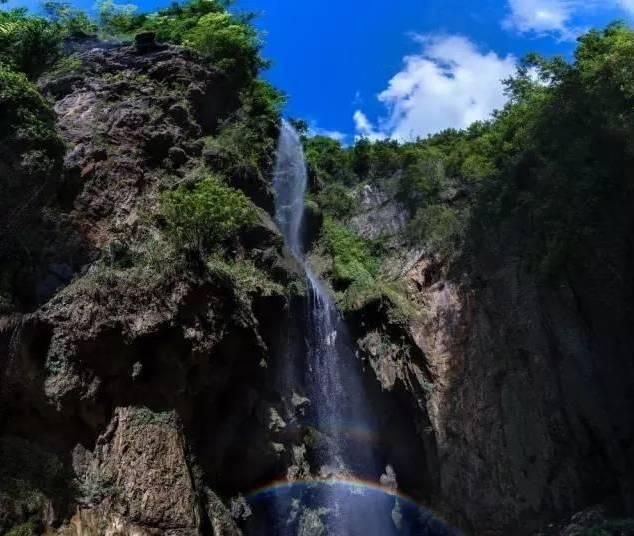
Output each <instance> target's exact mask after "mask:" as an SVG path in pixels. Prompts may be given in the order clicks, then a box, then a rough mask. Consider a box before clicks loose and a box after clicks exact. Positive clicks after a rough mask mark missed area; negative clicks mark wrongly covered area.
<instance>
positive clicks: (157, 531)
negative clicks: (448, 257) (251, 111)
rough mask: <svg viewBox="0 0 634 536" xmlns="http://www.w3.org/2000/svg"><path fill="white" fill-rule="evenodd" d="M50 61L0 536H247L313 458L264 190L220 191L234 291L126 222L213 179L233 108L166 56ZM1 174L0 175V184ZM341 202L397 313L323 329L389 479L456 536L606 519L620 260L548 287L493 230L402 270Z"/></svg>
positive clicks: (9, 372)
mask: <svg viewBox="0 0 634 536" xmlns="http://www.w3.org/2000/svg"><path fill="white" fill-rule="evenodd" d="M69 47H71V48H72V49H73V50H74V51H75V52H76V54H77V56H76V58H77V59H78V62H77V64H76V65H74V66H73V68H72V69H69V70H68V71H66V72H57V73H55V74H49V75H47V76H45V77H44V78H43V79H41V81H40V85H41V88H42V91H43V92H44V93H45V94H46V95H47V97H48V98H49V99H50V101H51V102H52V103H53V106H54V110H55V113H56V120H55V121H56V123H55V124H56V128H57V131H58V133H59V135H60V137H61V139H62V140H63V142H64V144H65V147H66V152H65V157H64V164H63V171H62V170H61V169H58V168H61V153H60V154H59V155H57V157H59V158H58V160H59V161H58V160H54V159H53V156H51V158H52V159H53V160H54V162H53V164H51V165H50V166H48V168H47V170H46V173H45V174H44V175H43V176H45V178H46V182H45V183H44V185H45V186H46V187H45V188H42V189H40V190H38V195H37V196H34V197H32V198H30V200H29V210H28V211H21V210H18V209H21V207H23V206H24V203H25V200H27V199H29V195H28V194H29V192H30V190H28V189H27V190H25V191H20V192H17V193H15V195H14V196H13V197H11V199H12V201H10V202H11V203H13V205H14V206H12V207H9V209H10V211H11V214H14V215H16V217H14V218H13V220H12V225H13V226H14V227H13V228H20V227H21V228H22V229H23V230H25V233H26V234H25V237H26V238H29V237H30V238H31V239H32V238H33V237H36V238H37V240H35V241H33V242H32V243H33V248H32V250H31V251H30V252H29V253H30V255H28V256H25V257H20V262H21V263H22V264H21V265H19V269H18V268H15V269H14V268H12V269H11V271H10V273H11V276H10V279H12V282H13V287H14V288H17V289H18V290H19V292H17V293H16V296H14V298H13V300H12V302H11V303H10V304H9V305H7V303H8V302H7V303H2V304H0V305H2V309H1V310H0V312H2V314H3V316H0V370H1V373H0V533H3V534H4V533H8V534H13V536H16V535H18V534H32V533H46V534H49V535H54V534H58V535H60V536H61V535H63V536H79V535H82V536H93V535H94V536H97V535H102V534H113V535H114V534H123V535H162V534H165V535H173V536H177V535H180V536H185V535H190V534H215V535H237V534H240V529H241V528H243V529H244V528H247V530H250V531H252V532H253V533H255V534H265V533H266V528H267V524H266V523H267V519H266V517H265V516H262V515H260V513H259V512H257V511H255V512H254V511H252V510H251V508H250V507H249V505H248V504H247V501H246V500H245V498H244V495H245V494H248V493H249V491H251V490H254V489H256V488H258V487H260V486H262V485H263V484H264V483H267V482H270V481H272V480H274V479H276V478H279V477H280V475H281V476H284V475H286V476H287V477H288V478H289V479H293V478H299V479H301V478H305V477H310V475H311V472H313V473H314V471H315V469H316V468H315V467H311V465H310V463H311V448H312V447H311V445H310V444H311V442H313V443H314V442H315V441H317V439H315V438H312V439H311V436H310V434H309V433H308V432H309V431H307V430H306V429H305V428H302V426H301V425H300V424H298V423H299V422H301V419H300V418H299V417H300V416H301V414H302V413H304V412H305V411H306V408H307V407H308V406H309V405H310V403H311V401H310V400H308V399H306V398H305V397H303V396H301V393H295V392H293V390H292V389H289V386H288V385H285V386H281V385H280V383H279V378H280V374H279V371H280V369H281V368H282V367H285V366H286V365H287V364H286V363H284V362H283V361H284V359H285V356H286V354H285V353H284V352H283V351H282V350H284V347H285V345H286V344H293V342H296V341H292V340H290V341H289V332H291V331H292V330H291V329H290V326H293V325H294V324H295V323H296V322H297V318H292V312H293V311H297V310H298V309H296V308H294V307H293V305H297V303H296V302H294V301H295V300H298V301H300V302H301V296H298V294H301V281H299V277H298V274H297V269H296V267H295V266H294V262H293V261H292V260H291V259H290V258H289V256H288V254H287V253H286V252H285V251H284V248H283V244H282V242H283V241H282V238H281V236H280V234H279V232H278V231H277V229H276V226H275V225H274V224H273V222H272V221H271V218H270V212H271V210H272V195H271V190H270V187H269V179H270V177H267V174H270V169H269V170H267V169H251V170H248V171H245V170H244V169H241V170H238V171H235V173H230V174H229V177H228V179H229V181H230V182H231V184H232V185H233V186H235V187H236V188H239V189H241V190H242V191H244V192H245V193H246V194H247V195H248V196H249V197H250V198H251V200H252V201H253V202H254V203H255V204H256V205H257V206H258V207H259V208H260V210H259V211H258V218H257V222H256V223H255V224H254V225H253V226H252V227H250V228H249V229H248V230H247V231H244V232H243V233H241V235H240V236H239V237H238V238H237V239H236V240H235V241H234V242H233V243H231V245H230V247H231V251H232V253H236V252H237V253H238V254H240V255H242V256H244V257H245V258H246V259H247V260H248V261H249V263H250V264H249V265H253V266H256V267H257V270H258V271H257V272H256V273H255V276H254V275H253V273H250V275H249V274H247V276H246V278H247V283H245V282H244V281H243V279H244V277H245V276H241V277H242V279H241V277H236V275H235V274H233V273H231V272H230V271H228V270H227V269H223V268H219V267H218V266H216V267H215V268H214V269H211V268H210V266H209V265H208V263H205V261H203V260H201V259H196V260H195V261H192V260H191V259H189V261H188V262H184V261H183V259H180V260H179V259H175V258H173V257H171V256H170V255H169V252H167V251H165V249H166V244H165V242H161V241H160V240H157V239H156V237H155V236H154V234H155V231H156V229H155V228H153V227H152V226H151V225H148V223H147V221H148V218H150V215H151V214H152V213H155V212H156V211H155V209H156V206H157V205H158V204H159V198H160V191H161V190H162V189H164V188H165V187H173V186H174V185H177V184H181V183H187V182H188V181H189V180H191V176H192V173H195V172H196V170H197V169H199V168H201V167H204V166H206V167H207V169H211V170H212V171H213V170H214V169H215V167H214V166H216V167H219V166H226V164H227V162H225V160H226V155H223V154H221V153H220V152H218V151H217V150H216V149H215V148H214V146H213V144H212V143H211V144H210V143H209V140H210V138H213V136H215V135H216V134H217V133H218V131H219V128H220V126H221V125H222V123H223V121H225V120H227V119H229V118H231V117H233V116H234V115H235V114H236V113H237V111H238V108H239V106H240V102H239V98H238V96H237V95H236V94H235V93H234V92H233V90H232V89H231V86H230V84H228V82H227V80H226V79H225V76H224V75H223V74H222V73H221V72H220V71H218V70H216V69H214V68H213V67H212V66H209V64H208V62H205V61H203V60H202V59H201V58H200V57H199V56H197V55H196V54H195V53H193V52H191V51H187V50H185V49H182V48H178V47H170V46H158V45H155V44H153V43H152V42H145V43H144V44H143V46H141V47H131V46H116V47H113V46H109V45H105V44H103V43H99V42H97V41H86V40H83V41H80V42H74V43H69ZM51 121H52V119H51ZM53 148H57V149H59V140H54V143H53ZM18 149H19V150H21V149H20V148H18ZM18 149H16V151H17V150H18ZM58 152H59V151H58ZM5 153H6V151H5V152H4V153H3V152H2V151H0V170H5V169H9V168H11V169H13V168H15V166H16V165H17V164H16V161H17V159H16V158H15V155H9V154H8V153H6V154H5ZM56 154H57V153H56ZM57 157H56V158H57ZM3 166H4V167H3ZM12 166H13V167H12ZM229 167H230V166H229ZM395 180H396V179H395ZM14 186H15V185H14ZM18 186H19V185H18ZM12 187H13V186H12ZM27 187H28V188H30V187H31V186H30V185H29V184H26V185H25V188H27ZM16 188H17V186H16ZM18 189H19V188H18ZM356 196H357V197H356V198H355V203H356V205H357V207H358V210H357V213H356V215H355V216H354V217H353V218H352V220H351V222H350V227H351V228H353V229H354V230H355V231H357V232H358V233H359V234H361V235H364V236H366V237H367V238H371V239H377V238H382V239H384V240H385V243H386V247H388V248H390V255H389V257H390V262H389V266H386V267H385V268H386V271H387V272H388V273H389V274H390V276H391V277H393V278H396V277H398V278H401V279H404V280H405V282H406V284H407V287H408V294H409V298H410V299H411V300H412V301H413V302H414V304H415V307H414V308H415V310H416V313H415V314H412V315H410V316H409V318H408V320H407V321H403V319H399V320H398V321H395V320H394V319H393V318H391V317H390V315H389V311H388V310H387V308H386V307H385V304H384V303H381V302H380V301H372V302H371V303H369V304H368V305H367V306H366V307H365V308H363V309H361V310H359V311H356V312H354V313H351V314H350V317H349V319H350V326H351V329H352V331H353V334H354V335H355V337H356V339H357V341H358V344H359V357H360V359H361V362H362V363H363V365H364V372H365V373H364V377H363V380H364V382H365V391H366V392H367V393H369V400H368V404H369V406H370V408H369V409H370V411H371V413H372V414H373V415H376V418H377V422H378V429H379V431H380V445H378V446H376V447H375V448H376V449H377V452H379V453H380V458H381V460H382V461H384V462H385V465H386V466H389V468H390V471H388V472H387V473H386V474H387V475H388V476H389V477H390V479H392V480H394V482H398V486H399V488H400V490H401V491H403V492H404V493H405V494H407V495H408V496H410V497H412V498H414V499H416V500H417V501H419V502H420V503H421V504H424V505H426V506H429V507H430V508H433V509H434V511H436V512H439V513H442V514H444V515H445V517H446V518H447V520H448V521H449V522H450V523H452V524H456V525H459V526H461V527H462V528H463V529H465V531H467V532H469V533H473V534H487V535H502V534H529V533H532V532H535V531H537V530H538V529H540V528H541V527H543V526H546V525H547V524H548V523H549V522H550V521H552V520H556V519H564V518H566V517H568V516H569V515H570V514H572V513H573V512H576V511H578V510H582V509H584V508H586V507H587V506H591V505H595V504H598V503H603V504H605V505H606V508H608V507H613V506H614V507H615V509H617V510H619V511H620V512H623V511H625V512H631V509H632V507H633V506H632V497H633V493H634V491H633V488H632V486H633V485H634V482H632V477H633V475H634V467H632V460H634V450H633V449H634V429H633V428H634V424H633V422H632V419H631V409H632V404H633V399H634V391H633V387H632V386H633V385H634V368H633V367H634V365H633V363H632V353H631V348H632V347H633V343H634V341H633V340H632V337H633V335H632V334H631V329H630V328H631V325H632V321H633V320H634V318H632V316H633V312H632V309H631V303H632V290H633V289H632V282H631V277H629V276H628V274H629V273H630V269H631V266H632V264H633V262H632V261H633V258H632V247H631V241H629V242H626V243H616V242H615V243H610V242H609V241H608V242H606V245H605V247H604V249H603V250H602V251H601V255H597V256H596V259H595V261H593V262H592V263H590V264H588V265H586V266H583V267H580V268H579V270H578V271H576V272H574V273H568V274H566V277H565V278H564V279H563V280H562V281H560V282H559V283H558V284H557V285H555V286H553V285H551V284H546V283H545V282H544V281H543V280H542V279H541V278H540V277H539V276H538V275H537V274H536V273H535V272H534V271H532V270H531V269H530V266H529V263H528V261H527V260H526V259H525V258H524V252H523V249H522V246H521V244H522V243H523V240H524V237H523V236H522V233H521V231H520V229H521V226H520V225H518V224H517V223H516V222H508V223H507V224H506V226H504V227H503V228H501V229H500V230H499V232H498V234H497V235H496V236H490V237H488V238H487V239H486V240H485V241H484V242H483V243H482V245H481V247H480V249H479V250H478V252H477V253H476V254H475V255H473V256H471V257H470V258H469V259H468V260H467V262H468V273H469V276H468V277H467V276H465V275H463V274H462V272H457V273H458V274H459V275H455V273H456V272H455V270H454V271H450V270H449V268H448V266H446V265H445V264H443V263H442V262H439V261H438V260H437V259H434V258H430V257H429V256H427V255H426V254H425V251H424V250H421V249H417V250H412V249H409V248H408V247H407V243H406V241H405V240H403V239H402V234H403V230H404V228H405V226H406V225H407V224H408V218H407V214H406V210H405V208H404V207H403V206H402V205H401V204H400V203H399V202H398V201H396V200H395V199H394V198H393V196H391V195H389V194H387V193H385V192H382V191H380V190H377V189H373V187H365V188H364V189H363V190H359V191H358V192H357V193H356ZM20 218H22V219H20ZM2 223H4V222H2ZM160 224H161V222H160V221H159V222H158V225H159V226H160ZM320 225H321V215H320V214H318V213H315V214H313V215H312V219H311V223H310V226H309V227H310V229H307V233H308V234H310V236H311V237H312V238H314V236H315V235H318V233H319V227H320ZM628 225H630V226H631V222H628ZM630 236H631V234H630ZM26 238H25V239H26ZM310 242H312V240H310ZM0 245H2V243H1V242H0ZM11 251H12V250H9V252H8V253H7V251H6V250H4V249H0V255H3V257H2V259H1V260H2V262H3V264H4V263H6V265H9V264H10V263H9V261H8V259H9V258H10V257H9V255H10V253H11ZM139 259H141V260H140V261H139ZM23 267H27V268H28V269H23ZM18 273H19V274H20V275H19V277H18V276H17V275H16V274H18ZM254 279H255V283H254V282H253V280H254ZM263 289H264V290H263ZM292 289H295V291H293V292H291V290H292ZM0 290H2V289H0ZM293 335H294V336H297V337H299V336H301V334H299V335H298V334H297V333H291V336H293ZM318 439H319V440H324V441H327V438H325V439H324V438H318ZM310 515H311V514H310V512H309V513H308V514H307V518H306V519H308V521H307V522H306V523H305V524H306V525H307V526H308V525H310V523H309V521H310V519H312V518H310ZM602 515H603V514H602V513H598V511H592V512H590V513H584V514H583V515H578V516H577V517H576V518H575V523H577V525H579V526H582V527H589V526H592V525H593V524H596V522H597V519H599V518H601V516H602ZM317 517H318V516H317ZM315 525H317V524H315ZM555 530H558V528H557V527H555V528H552V531H551V532H553V533H554V532H555ZM566 530H567V529H566ZM575 530H576V529H575ZM9 531H12V532H9ZM20 531H22V532H20ZM313 533H315V534H319V528H318V527H317V528H315V529H314V532H313ZM566 534H574V532H568V533H566Z"/></svg>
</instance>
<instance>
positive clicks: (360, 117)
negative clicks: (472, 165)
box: [352, 110, 387, 141]
mask: <svg viewBox="0 0 634 536" xmlns="http://www.w3.org/2000/svg"><path fill="white" fill-rule="evenodd" d="M352 119H353V120H354V130H355V132H356V133H357V137H363V138H368V139H369V140H372V141H376V140H380V139H383V138H386V137H387V134H385V133H381V132H379V131H377V130H376V129H375V128H374V126H373V125H372V122H371V121H370V120H369V119H368V116H367V115H365V114H364V113H363V112H362V111H361V110H357V111H356V112H354V115H353V116H352Z"/></svg>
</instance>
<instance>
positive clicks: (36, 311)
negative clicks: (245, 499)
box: [0, 40, 297, 535]
mask: <svg viewBox="0 0 634 536" xmlns="http://www.w3.org/2000/svg"><path fill="white" fill-rule="evenodd" d="M69 46H72V47H73V49H74V50H75V52H76V58H77V61H76V65H73V68H72V69H71V70H70V71H69V72H63V73H54V74H50V75H46V76H45V77H44V78H42V79H41V82H40V83H41V86H42V90H43V92H44V93H45V94H46V95H47V96H48V97H49V99H51V101H52V102H53V105H54V109H55V114H56V117H57V119H56V124H57V129H58V132H59V134H60V135H61V138H62V139H63V141H64V144H65V146H66V156H65V158H64V166H63V168H64V169H63V174H60V175H58V176H57V178H56V184H55V185H54V187H51V188H50V189H49V190H48V191H47V192H46V194H47V195H42V196H40V197H39V198H38V199H37V200H36V201H37V203H38V204H37V206H36V207H35V208H34V210H33V211H32V213H33V214H34V215H29V218H30V219H29V220H28V221H29V229H30V232H32V233H34V234H37V235H38V236H39V235H40V234H42V233H44V232H45V231H46V233H48V235H49V236H50V242H49V243H47V244H45V246H46V247H45V248H43V250H42V252H41V253H40V254H38V255H36V256H32V257H31V259H30V270H29V274H30V275H29V277H25V278H22V279H20V283H21V285H22V286H21V287H20V290H21V292H20V296H19V299H18V300H16V301H15V302H14V304H15V305H14V306H13V310H12V311H8V312H7V314H5V315H4V316H3V317H2V319H1V320H0V363H1V365H0V368H1V369H2V375H1V377H0V400H1V401H2V402H1V404H0V408H1V409H0V451H1V453H2V454H1V455H0V460H1V462H0V475H1V478H0V533H2V534H5V533H10V534H31V533H38V534H39V533H43V532H46V533H49V534H53V533H55V534H64V535H80V534H81V535H89V534H91V535H102V534H172V535H177V534H181V535H184V534H199V533H205V534H209V533H212V534H226V535H228V534H237V533H238V528H237V526H236V523H235V521H234V518H232V517H231V515H230V513H229V511H228V510H227V507H226V506H225V505H229V504H230V499H231V498H232V497H233V498H234V499H235V500H236V501H238V502H237V503H236V504H238V506H237V507H236V508H237V509H238V510H239V509H240V507H239V504H240V501H239V494H240V491H244V492H247V491H248V490H249V489H252V488H253V487H255V486H256V484H259V483H260V482H263V481H266V480H267V479H269V478H273V477H274V476H275V475H276V474H278V473H279V471H280V467H284V468H285V467H286V466H288V465H290V464H291V462H289V461H288V457H289V455H288V454H287V453H284V452H283V450H282V451H281V450H280V449H279V448H277V447H276V446H275V445H274V444H273V441H272V434H273V433H274V432H273V429H274V427H273V426H272V424H271V422H272V421H271V420H272V419H273V417H272V416H274V415H276V410H275V409H274V407H275V405H276V404H278V403H279V399H277V398H276V397H277V396H278V395H277V394H276V393H274V392H272V391H271V390H270V389H269V387H268V386H269V385H272V382H271V378H270V374H271V372H270V370H271V368H272V365H273V364H272V351H271V346H272V345H274V344H276V341H277V338H278V330H279V325H280V324H281V323H282V322H283V320H282V319H284V318H285V317H286V315H287V306H288V300H289V296H290V294H287V293H286V292H285V291H284V290H283V289H285V288H290V287H291V286H292V285H291V282H292V281H294V280H295V279H296V277H297V276H296V275H295V273H294V272H293V264H292V263H291V262H290V261H288V259H287V258H286V257H285V253H284V252H283V250H282V240H281V237H280V235H279V233H278V232H277V230H276V228H275V226H274V225H273V223H272V221H271V219H270V216H269V215H268V214H267V213H266V211H265V210H260V211H259V212H258V215H259V216H258V218H259V220H258V221H257V222H256V223H255V224H254V225H253V226H251V227H250V228H249V229H248V231H246V232H245V233H243V234H242V235H241V236H240V237H239V239H238V241H237V242H235V243H233V245H232V247H233V248H235V250H236V251H245V252H247V253H246V255H247V256H248V258H249V259H251V260H250V261H249V262H253V263H255V265H257V266H258V267H259V268H257V269H258V270H262V272H258V273H261V274H264V273H267V274H269V275H268V276H266V277H262V278H260V280H259V281H256V282H255V283H253V284H251V285H250V286H249V285H247V286H246V287H244V286H240V284H239V282H237V281H236V279H235V276H234V275H233V274H232V272H227V271H226V270H223V269H222V265H221V266H220V267H216V269H213V270H211V269H210V268H209V266H206V265H204V263H201V262H200V261H185V264H183V261H182V260H180V261H179V260H174V259H173V258H172V259H170V256H169V254H168V255H166V251H165V250H168V249H169V245H168V244H167V243H164V242H161V241H160V240H159V241H157V240H158V239H156V237H154V238H153V234H155V231H152V228H153V227H152V225H150V224H149V223H148V218H149V217H151V216H148V214H151V213H152V210H153V208H154V207H156V204H157V203H158V194H159V190H160V189H161V188H165V187H166V186H169V184H174V183H178V182H179V181H187V180H188V179H187V177H188V176H190V175H191V173H192V172H193V170H196V169H197V168H199V167H204V166H207V165H209V161H212V162H216V161H217V152H215V151H208V150H207V149H206V148H205V139H207V138H208V137H209V136H213V135H214V134H215V133H216V132H217V131H218V128H219V123H220V121H221V120H223V119H224V118H226V117H228V116H229V115H231V114H232V113H235V112H236V110H237V108H238V106H239V101H238V99H237V96H236V94H235V93H234V92H232V91H230V90H228V89H227V84H226V80H225V78H224V76H223V75H222V74H221V73H220V72H219V71H216V70H214V69H213V68H212V67H209V66H208V63H207V62H205V61H203V59H202V58H201V57H199V56H198V55H197V54H195V53H194V52H191V51H188V50H186V49H182V48H177V47H171V46H158V45H154V44H152V43H151V42H150V43H149V44H148V43H145V44H144V46H143V47H139V46H136V47H135V46H109V45H105V44H103V43H99V42H94V41H90V40H89V41H88V42H86V40H79V41H73V42H72V43H69ZM235 180H236V182H239V183H240V185H241V186H242V187H243V188H244V190H245V191H246V192H247V194H249V195H252V196H253V197H254V198H257V201H258V202H259V203H260V204H261V205H262V206H263V207H264V208H265V209H266V208H269V209H270V202H268V203H267V199H268V200H269V201H270V199H271V198H270V191H269V189H268V186H267V184H266V183H265V182H264V180H263V178H261V177H258V176H257V175H255V176H251V178H250V182H249V181H247V182H245V180H244V175H243V174H237V175H236V176H235ZM258 181H259V182H258ZM19 201H20V199H14V202H15V203H16V204H17V203H18V202H19ZM44 212H46V213H48V214H52V215H53V216H52V217H54V218H55V222H56V225H55V227H54V229H52V230H48V231H47V230H46V227H45V226H46V225H47V222H46V221H42V220H40V219H38V218H40V216H39V214H42V213H44ZM25 221H26V220H25ZM159 224H160V221H159ZM139 255H140V257H138V256H139ZM138 258H143V259H144V260H143V261H142V262H141V263H139V262H137V260H138ZM249 266H251V265H250V264H249ZM267 277H269V278H270V284H269V289H270V292H268V291H267V292H263V291H261V290H258V289H260V288H261V285H262V284H265V283H266V281H267ZM278 289H280V290H279V291H278ZM278 322H279V324H278ZM269 396H270V397H271V400H269V401H265V399H266V398H267V397H269ZM220 496H221V497H222V500H221V498H220ZM223 501H224V502H223ZM11 530H12V531H13V532H11ZM20 531H22V532H20Z"/></svg>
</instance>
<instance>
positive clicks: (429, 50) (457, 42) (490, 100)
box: [354, 36, 516, 140]
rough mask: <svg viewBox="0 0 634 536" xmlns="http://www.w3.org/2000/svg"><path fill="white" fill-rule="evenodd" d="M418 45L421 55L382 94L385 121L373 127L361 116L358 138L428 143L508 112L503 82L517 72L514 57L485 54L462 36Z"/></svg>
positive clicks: (357, 118) (356, 116)
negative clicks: (420, 139) (437, 136)
mask: <svg viewBox="0 0 634 536" xmlns="http://www.w3.org/2000/svg"><path fill="white" fill-rule="evenodd" d="M416 40H417V41H418V42H419V43H420V44H421V45H422V50H421V52H420V53H419V54H416V55H412V56H407V57H405V59H404V65H403V69H402V70H401V71H400V72H399V73H398V74H396V75H395V76H394V77H393V78H392V79H391V80H390V82H389V84H388V87H387V89H386V90H385V91H383V92H382V93H380V94H379V97H378V98H379V100H380V101H381V102H382V103H383V104H384V105H385V106H386V108H387V116H386V117H384V118H382V119H380V120H379V121H378V126H375V125H373V124H372V123H371V122H370V120H369V119H368V118H367V116H366V115H365V114H364V113H363V112H362V111H361V110H357V111H356V112H355V114H354V122H355V126H356V131H357V134H358V135H363V136H366V137H368V138H371V139H378V138H382V137H386V136H390V137H394V138H396V139H401V140H406V139H413V138H416V137H418V136H420V137H424V136H426V135H428V134H432V133H435V132H439V131H441V130H444V129H446V128H464V127H467V126H469V125H470V124H471V123H473V122H474V121H478V120H483V119H487V118H488V117H489V116H490V115H491V112H493V111H494V110H495V109H499V108H501V107H502V106H504V104H505V102H506V96H505V95H504V89H503V85H502V80H503V79H505V78H508V77H509V76H510V75H511V74H513V73H514V72H515V66H516V59H515V57H513V56H512V55H509V56H506V57H501V56H498V55H497V54H495V53H494V52H481V51H480V50H478V48H477V47H476V46H475V45H474V44H473V43H472V42H471V41H469V40H468V39H467V38H465V37H461V36H427V37H422V36H418V37H416Z"/></svg>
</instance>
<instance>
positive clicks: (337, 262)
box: [321, 218, 379, 285]
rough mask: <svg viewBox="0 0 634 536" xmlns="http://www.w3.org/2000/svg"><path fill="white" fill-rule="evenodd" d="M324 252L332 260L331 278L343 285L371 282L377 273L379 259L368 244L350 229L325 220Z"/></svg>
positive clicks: (323, 232)
mask: <svg viewBox="0 0 634 536" xmlns="http://www.w3.org/2000/svg"><path fill="white" fill-rule="evenodd" d="M321 240H322V243H323V246H324V250H325V252H326V253H328V254H329V255H330V256H331V257H332V259H333V272H334V273H333V276H334V278H335V280H336V281H337V282H339V283H342V284H344V285H349V284H351V283H355V282H357V283H358V282H367V283H369V282H371V281H372V280H373V279H374V276H376V275H377V273H378V271H379V259H378V258H377V257H376V256H374V255H373V254H372V251H371V247H370V243H369V242H368V241H366V240H364V239H363V238H361V237H360V236H358V235H356V234H355V233H354V232H353V231H351V230H350V229H348V228H346V227H344V226H343V225H341V224H339V223H337V222H336V221H334V220H333V219H332V218H326V220H325V221H324V227H323V231H322V238H321Z"/></svg>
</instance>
